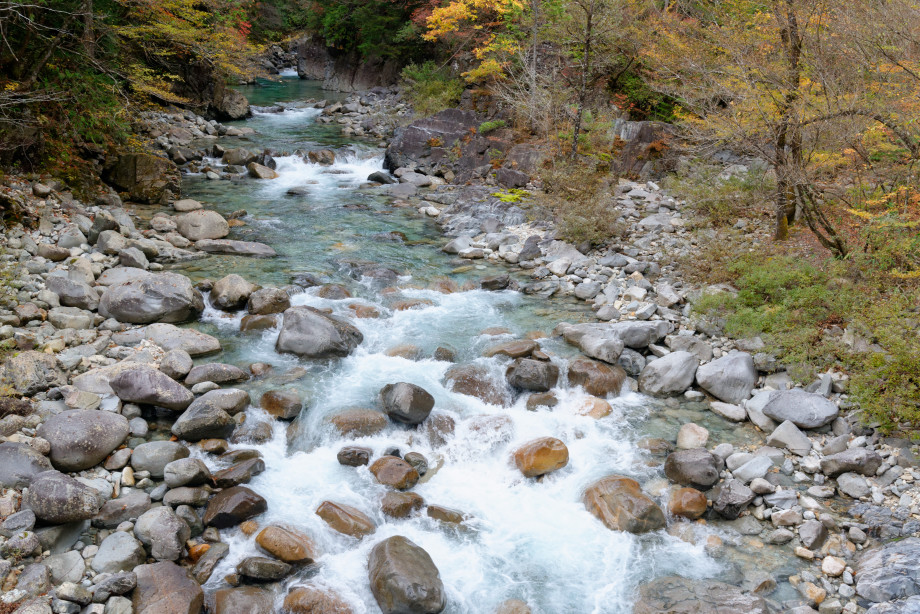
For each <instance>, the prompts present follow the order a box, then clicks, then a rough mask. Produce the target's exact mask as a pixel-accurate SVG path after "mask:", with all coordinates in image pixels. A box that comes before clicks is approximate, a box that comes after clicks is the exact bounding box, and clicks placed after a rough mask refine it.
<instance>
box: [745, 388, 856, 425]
mask: <svg viewBox="0 0 920 614" xmlns="http://www.w3.org/2000/svg"><path fill="white" fill-rule="evenodd" d="M761 411H763V413H764V414H765V415H766V416H768V417H770V418H773V419H774V420H776V421H777V422H783V421H785V420H789V421H790V422H792V423H793V424H794V425H796V426H797V427H799V428H803V429H816V428H818V427H822V426H824V425H825V424H830V423H831V422H833V421H834V420H835V419H836V418H837V416H838V414H839V413H840V412H839V410H838V409H837V405H836V403H834V402H832V401H829V400H827V399H826V398H824V397H823V396H821V395H820V394H814V393H812V392H805V391H804V390H802V389H800V388H794V389H792V390H781V391H779V392H774V393H773V394H772V396H771V397H770V400H769V401H768V402H767V404H766V405H764V407H763V409H762V410H761Z"/></svg>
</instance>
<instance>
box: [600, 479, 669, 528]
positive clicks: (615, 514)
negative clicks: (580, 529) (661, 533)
mask: <svg viewBox="0 0 920 614" xmlns="http://www.w3.org/2000/svg"><path fill="white" fill-rule="evenodd" d="M582 501H584V504H585V507H586V508H587V509H588V511H589V512H591V513H592V514H594V515H595V516H596V517H597V518H598V519H600V521H601V522H603V523H604V525H606V527H607V528H608V529H610V530H612V531H627V532H629V533H646V532H648V531H656V530H658V529H660V528H662V527H664V525H665V518H664V512H662V511H661V508H659V507H658V505H657V504H655V502H654V501H652V499H651V498H650V497H649V496H648V495H646V494H645V493H643V492H642V487H641V486H639V482H637V481H635V480H633V479H630V478H627V477H625V476H622V475H610V476H607V477H605V478H601V479H600V480H598V481H597V482H595V483H594V484H592V485H591V486H589V487H588V488H587V489H586V490H585V494H584V496H583V498H582Z"/></svg>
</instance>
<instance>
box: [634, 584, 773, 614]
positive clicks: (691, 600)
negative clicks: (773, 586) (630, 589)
mask: <svg viewBox="0 0 920 614" xmlns="http://www.w3.org/2000/svg"><path fill="white" fill-rule="evenodd" d="M769 612H770V610H769V609H768V608H767V604H766V602H765V601H764V599H763V597H760V596H758V595H751V594H749V593H745V592H743V591H742V590H741V589H740V588H738V587H737V586H732V585H731V584H724V583H722V582H717V581H715V580H689V579H687V578H681V577H679V576H667V577H664V578H658V579H657V580H653V581H651V582H649V583H647V584H644V585H642V586H641V587H640V588H639V596H638V599H636V605H635V606H634V608H633V614H729V613H732V614H735V613H737V614H742V613H743V614H768V613H769Z"/></svg>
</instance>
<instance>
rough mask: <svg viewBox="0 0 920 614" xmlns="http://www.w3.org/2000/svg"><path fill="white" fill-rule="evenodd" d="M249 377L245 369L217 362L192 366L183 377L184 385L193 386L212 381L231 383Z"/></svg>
mask: <svg viewBox="0 0 920 614" xmlns="http://www.w3.org/2000/svg"><path fill="white" fill-rule="evenodd" d="M246 379H249V376H248V375H247V374H246V372H245V371H243V370H242V369H240V368H239V367H237V366H235V365H227V364H223V363H219V362H209V363H207V364H203V365H198V366H196V367H193V368H192V369H191V370H190V371H189V372H188V375H187V376H186V378H185V385H186V386H194V385H195V384H200V383H201V382H214V383H215V384H233V383H236V382H242V381H243V380H246Z"/></svg>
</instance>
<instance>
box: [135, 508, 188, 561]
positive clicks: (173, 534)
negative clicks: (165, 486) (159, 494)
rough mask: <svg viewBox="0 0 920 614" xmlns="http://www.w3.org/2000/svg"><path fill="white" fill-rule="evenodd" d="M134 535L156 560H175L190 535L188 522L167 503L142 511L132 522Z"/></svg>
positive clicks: (180, 554)
mask: <svg viewBox="0 0 920 614" xmlns="http://www.w3.org/2000/svg"><path fill="white" fill-rule="evenodd" d="M134 535H135V536H136V537H137V539H139V540H140V541H141V543H142V544H144V545H145V546H147V547H148V548H149V549H150V556H151V557H153V558H155V559H156V560H158V561H177V560H179V558H180V557H181V556H182V551H183V550H184V549H185V542H186V541H188V539H189V537H191V529H189V526H188V524H186V522H185V521H184V520H182V519H181V518H179V517H178V516H177V515H176V512H174V511H173V509H172V508H171V507H170V506H168V505H162V506H160V507H154V508H152V509H150V510H148V511H146V512H144V513H143V514H142V515H141V516H140V518H138V519H137V522H135V524H134Z"/></svg>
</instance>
